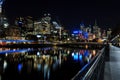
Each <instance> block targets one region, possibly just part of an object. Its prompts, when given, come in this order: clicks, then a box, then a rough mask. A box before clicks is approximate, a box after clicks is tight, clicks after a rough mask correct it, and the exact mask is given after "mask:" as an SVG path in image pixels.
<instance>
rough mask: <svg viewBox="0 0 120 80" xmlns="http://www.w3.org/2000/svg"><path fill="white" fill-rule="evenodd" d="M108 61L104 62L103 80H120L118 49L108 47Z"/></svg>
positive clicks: (119, 49)
mask: <svg viewBox="0 0 120 80" xmlns="http://www.w3.org/2000/svg"><path fill="white" fill-rule="evenodd" d="M109 52H110V53H109V57H110V59H109V61H106V62H105V73H104V80H120V48H118V47H115V46H112V45H110V51H109Z"/></svg>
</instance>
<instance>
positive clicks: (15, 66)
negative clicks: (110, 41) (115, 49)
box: [0, 47, 98, 80]
mask: <svg viewBox="0 0 120 80" xmlns="http://www.w3.org/2000/svg"><path fill="white" fill-rule="evenodd" d="M0 50H1V51H0V53H1V54H0V74H1V75H0V76H1V80H25V79H29V80H30V79H31V80H35V79H38V80H69V79H71V78H72V77H73V76H74V75H75V74H76V73H77V72H78V71H79V70H80V69H81V68H82V67H83V66H84V65H85V64H87V63H88V62H89V61H90V60H91V59H92V58H93V57H94V56H95V55H96V53H97V51H98V50H81V49H73V48H62V47H56V48H54V47H48V48H37V49H33V48H31V49H30V48H29V49H0ZM10 53H11V54H10Z"/></svg>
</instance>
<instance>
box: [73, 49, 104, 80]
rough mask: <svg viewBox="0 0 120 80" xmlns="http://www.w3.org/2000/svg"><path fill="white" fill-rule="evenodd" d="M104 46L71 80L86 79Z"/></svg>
mask: <svg viewBox="0 0 120 80" xmlns="http://www.w3.org/2000/svg"><path fill="white" fill-rule="evenodd" d="M104 49H105V48H102V49H101V51H100V52H99V53H100V54H99V53H98V54H97V55H96V56H95V57H94V58H93V59H92V60H91V61H90V62H89V63H88V64H86V65H85V66H84V67H83V68H82V69H81V70H80V71H79V72H78V73H77V74H76V75H75V76H74V77H73V78H72V79H71V80H87V79H88V77H89V76H90V75H91V73H92V72H93V71H94V70H95V68H96V66H97V65H98V62H99V61H100V58H101V56H102V53H103V51H104Z"/></svg>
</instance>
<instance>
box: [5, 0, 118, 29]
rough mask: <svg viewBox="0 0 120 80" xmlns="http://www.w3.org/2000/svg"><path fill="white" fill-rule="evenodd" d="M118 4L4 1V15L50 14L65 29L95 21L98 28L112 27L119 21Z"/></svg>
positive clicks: (37, 15) (9, 16)
mask: <svg viewBox="0 0 120 80" xmlns="http://www.w3.org/2000/svg"><path fill="white" fill-rule="evenodd" d="M118 8H119V4H118V3H117V2H115V1H111V2H110V1H109V2H107V1H95V0H91V1H87V0H84V1H63V0H61V1H55V0H52V1H48V0H41V2H40V1H37V0H34V1H28V0H25V1H23V0H17V1H6V2H5V3H4V9H5V11H4V13H5V14H6V15H7V16H8V18H10V19H11V18H14V17H15V16H29V15H30V16H33V17H41V16H42V15H43V14H44V13H50V14H51V15H52V16H53V17H55V18H56V17H57V18H58V19H59V21H60V23H61V24H63V25H65V26H67V27H74V25H75V26H76V25H77V26H78V25H79V24H80V23H81V22H84V24H87V25H89V24H90V25H93V24H94V21H95V19H96V20H97V23H98V25H99V26H100V27H106V26H109V27H114V26H116V24H118V23H119V21H120V15H119V13H120V11H119V9H118Z"/></svg>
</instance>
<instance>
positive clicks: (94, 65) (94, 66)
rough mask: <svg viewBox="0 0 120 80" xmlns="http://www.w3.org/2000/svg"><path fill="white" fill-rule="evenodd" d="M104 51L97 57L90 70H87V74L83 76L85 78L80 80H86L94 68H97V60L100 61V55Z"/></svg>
mask: <svg viewBox="0 0 120 80" xmlns="http://www.w3.org/2000/svg"><path fill="white" fill-rule="evenodd" d="M103 51H104V48H103V49H102V50H101V52H100V53H101V54H99V56H98V57H97V59H96V60H95V62H94V63H93V65H92V66H91V67H90V69H89V70H88V72H87V73H86V74H85V76H84V77H83V79H82V80H87V79H88V77H89V76H90V75H91V74H92V72H93V71H94V70H95V68H96V67H97V64H98V62H99V60H100V59H101V57H102V53H103Z"/></svg>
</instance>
